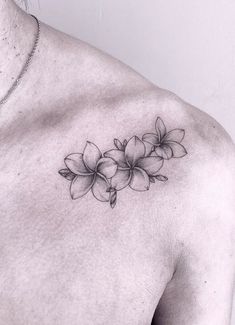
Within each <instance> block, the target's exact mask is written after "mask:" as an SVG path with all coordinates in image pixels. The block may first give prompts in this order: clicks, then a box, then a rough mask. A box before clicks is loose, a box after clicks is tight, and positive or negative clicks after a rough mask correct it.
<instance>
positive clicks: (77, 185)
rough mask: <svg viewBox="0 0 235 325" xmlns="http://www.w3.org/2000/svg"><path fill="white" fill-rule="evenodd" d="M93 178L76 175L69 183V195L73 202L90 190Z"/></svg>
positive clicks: (91, 176) (92, 176)
mask: <svg viewBox="0 0 235 325" xmlns="http://www.w3.org/2000/svg"><path fill="white" fill-rule="evenodd" d="M94 178H95V176H94V175H93V174H91V175H89V174H88V175H86V176H84V175H77V176H76V177H75V178H74V180H73V181H72V182H71V186H70V194H71V198H72V199H73V200H76V199H79V198H81V197H82V196H84V195H85V194H87V192H89V190H90V189H91V187H92V185H93V182H94Z"/></svg>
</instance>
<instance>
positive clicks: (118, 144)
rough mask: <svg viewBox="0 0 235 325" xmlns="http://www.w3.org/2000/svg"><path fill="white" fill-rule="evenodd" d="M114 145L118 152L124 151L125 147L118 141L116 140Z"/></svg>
mask: <svg viewBox="0 0 235 325" xmlns="http://www.w3.org/2000/svg"><path fill="white" fill-rule="evenodd" d="M114 145H115V147H116V148H117V149H118V150H123V145H122V143H121V141H119V140H118V139H114Z"/></svg>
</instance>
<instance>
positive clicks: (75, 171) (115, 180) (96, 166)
mask: <svg viewBox="0 0 235 325" xmlns="http://www.w3.org/2000/svg"><path fill="white" fill-rule="evenodd" d="M184 136H185V131H184V130H183V129H173V130H171V131H169V132H167V129H166V126H165V124H164V122H163V120H162V119H161V118H160V117H158V118H157V120H156V122H155V133H146V134H144V135H143V137H142V140H141V139H140V138H138V137H137V136H133V137H132V138H130V139H129V140H124V141H123V142H121V141H120V140H118V139H114V146H115V148H114V149H111V150H109V151H106V152H105V153H104V154H102V153H101V151H100V150H99V148H98V147H97V146H96V145H95V144H94V143H92V142H89V141H87V143H86V146H85V149H84V151H83V153H72V154H70V155H68V156H67V157H66V158H65V159H64V162H65V165H66V168H64V169H61V170H60V171H59V174H60V175H61V176H63V177H64V178H66V179H67V180H68V181H69V182H70V195H71V198H72V199H73V200H76V199H79V198H81V197H83V196H84V195H86V194H87V193H88V192H89V191H91V192H92V194H93V196H94V197H95V198H96V199H97V200H99V201H101V202H109V204H110V206H111V207H112V208H114V207H115V205H116V203H117V193H118V192H119V191H121V190H123V189H124V188H126V187H127V186H128V187H129V188H131V189H132V190H134V191H139V192H142V191H147V190H149V188H150V185H151V183H155V182H156V181H160V182H166V181H167V180H168V178H167V177H166V176H165V175H162V174H160V173H159V171H160V169H161V168H162V167H163V165H164V162H165V161H168V160H169V159H171V158H182V157H184V156H185V155H186V154H187V151H186V149H185V147H184V146H183V145H182V141H183V139H184Z"/></svg>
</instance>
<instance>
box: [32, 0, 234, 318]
mask: <svg viewBox="0 0 235 325" xmlns="http://www.w3.org/2000/svg"><path fill="white" fill-rule="evenodd" d="M29 11H30V12H31V13H34V14H35V15H37V16H38V17H39V18H40V19H41V20H42V21H44V22H46V23H48V24H49V25H52V26H53V27H55V28H57V29H60V30H62V31H64V32H66V33H68V34H71V35H74V36H75V37H77V38H80V39H82V40H84V41H86V42H88V43H91V44H92V45H95V46H96V47H98V48H100V49H102V50H104V51H106V52H108V53H109V54H111V55H113V56H114V57H116V58H118V59H120V60H122V61H123V62H125V63H127V64H128V65H130V66H131V67H133V68H134V69H135V70H137V71H138V72H140V73H141V74H143V75H144V76H146V77H147V78H148V79H150V80H151V81H153V82H154V83H156V84H157V85H159V86H160V87H163V88H166V89H170V90H172V91H173V92H175V93H177V94H178V95H179V96H181V97H182V98H183V99H185V100H186V101H188V102H190V103H191V104H193V105H195V106H197V107H199V108H200V109H202V110H204V111H205V112H207V113H209V114H210V115H212V116H213V117H214V118H216V119H217V121H218V122H220V123H221V124H222V125H223V126H224V128H225V129H226V130H227V131H228V132H229V133H230V135H231V136H232V138H233V139H234V140H235V127H234V126H235V1H234V0H197V1H193V0H116V1H114V0H60V1H58V0H29ZM232 324H235V317H234V320H233V322H232Z"/></svg>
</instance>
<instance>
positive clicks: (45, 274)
mask: <svg viewBox="0 0 235 325" xmlns="http://www.w3.org/2000/svg"><path fill="white" fill-rule="evenodd" d="M6 4H7V7H6ZM3 6H5V7H3ZM0 8H1V9H2V8H4V9H5V10H0V12H1V15H2V19H0V31H1V34H2V32H3V29H4V30H5V32H6V30H7V31H8V30H12V26H13V21H14V19H16V20H17V21H18V22H20V23H21V24H20V25H19V26H20V27H19V28H15V29H16V31H15V32H14V33H12V34H11V35H13V36H11V37H9V39H8V40H7V42H5V41H1V49H3V51H4V53H5V54H4V55H2V53H3V51H0V59H1V60H0V62H3V63H1V64H2V66H1V71H2V75H1V74H0V95H1V96H3V95H4V94H5V92H6V91H7V90H8V88H9V86H10V84H11V78H12V77H13V76H15V75H16V74H17V71H18V70H17V69H20V67H21V64H22V62H24V59H25V55H26V53H27V52H28V51H29V49H30V47H31V46H32V40H33V33H35V22H34V21H33V20H32V19H31V17H28V16H26V15H25V14H24V13H23V12H21V11H19V9H18V8H17V7H15V6H14V4H13V2H11V1H9V2H8V3H6V2H5V1H3V0H0ZM3 13H4V15H3ZM14 17H15V18H14ZM0 18H1V17H0ZM3 22H5V23H4V24H5V25H4V24H3ZM26 30H27V35H29V36H28V37H27V40H26V38H24V37H23V38H22V35H24V33H26ZM22 33H23V34H22ZM17 35H18V36H17ZM19 35H21V37H19ZM30 35H32V37H31V36H30ZM14 41H15V42H16V44H17V46H19V49H21V51H20V52H19V53H20V55H19V56H17V57H15V56H14V53H15V51H14V50H15V49H14V45H13V43H14ZM8 43H9V44H8ZM4 60H5V61H4ZM157 116H161V118H162V119H163V120H164V121H165V123H166V125H167V127H168V128H169V129H173V128H182V129H185V131H186V136H185V139H184V145H185V147H186V148H187V151H188V155H187V156H186V157H184V158H183V159H173V160H171V161H170V162H169V164H167V165H166V166H165V167H164V172H165V174H166V175H167V176H168V178H169V181H168V182H167V183H164V184H162V183H158V184H156V186H155V187H153V188H152V189H151V191H146V192H143V193H137V192H133V191H130V190H126V191H123V192H122V193H120V195H119V199H118V200H119V201H118V202H119V203H118V205H117V206H116V207H115V209H111V208H110V207H109V206H108V205H106V204H103V203H101V202H99V201H97V200H94V198H93V197H92V195H87V196H86V197H84V198H82V199H81V200H79V201H77V200H75V201H72V200H71V198H70V195H69V189H68V183H67V181H66V180H64V179H63V178H62V177H61V176H60V175H59V174H58V170H60V169H61V168H63V167H64V162H63V159H64V157H65V156H67V155H69V154H70V153H71V152H82V150H83V148H84V145H85V143H86V141H87V140H89V141H92V142H94V143H96V144H97V145H98V146H99V147H100V148H102V150H104V151H105V150H108V149H109V148H110V146H111V145H112V140H113V139H114V138H116V137H118V138H120V139H125V138H130V137H132V136H133V134H136V135H137V136H141V135H142V134H145V133H147V132H149V128H151V127H152V125H153V123H154V122H155V120H156V117H157ZM0 124H1V128H0V154H1V162H0V170H1V174H0V199H1V206H0V216H1V223H0V233H1V237H0V298H1V305H0V323H1V324H5V325H15V324H17V325H25V324H30V325H38V324H43V325H47V324H58V325H64V324H70V325H75V324H83V325H90V324H100V325H101V324H122V325H133V324H139V325H147V324H150V323H151V321H152V318H153V314H154V312H155V317H154V320H153V324H160V325H161V324H163V325H178V324H179V325H184V324H187V325H188V324H190V325H208V324H213V325H229V324H230V312H231V304H232V294H233V283H234V234H235V220H234V219H235V218H234V217H235V207H234V194H235V186H234V174H235V171H234V166H235V157H234V145H233V143H232V141H231V139H230V138H229V136H228V135H227V134H226V132H225V131H224V130H223V129H222V127H221V126H220V125H218V123H217V122H216V121H214V120H213V119H212V118H211V117H209V116H208V115H206V114H204V113H202V112H201V111H199V110H198V109H196V108H194V107H192V106H191V105H189V104H187V103H185V102H184V101H182V100H181V99H180V98H178V97H177V96H176V95H174V94H172V93H170V92H169V91H165V90H162V89H160V88H158V87H157V86H155V85H152V84H151V83H150V82H149V81H147V80H146V79H145V78H143V77H142V76H140V75H138V74H137V73H136V72H134V71H133V70H131V69H130V68H129V67H126V66H125V65H123V64H122V63H120V62H119V61H117V60H115V59H113V58H111V57H110V56H108V55H106V54H104V53H102V52H100V51H98V50H96V49H94V48H93V47H91V46H89V45H87V44H85V43H83V42H81V41H79V40H75V39H73V38H71V37H69V36H67V35H64V34H62V33H60V32H58V31H55V30H54V29H52V28H50V27H48V26H46V25H42V34H41V40H40V45H39V48H38V51H37V53H36V56H35V58H34V62H33V65H32V66H31V69H30V70H29V71H28V73H27V76H25V78H24V80H23V81H22V83H21V85H20V87H19V88H18V89H17V91H16V92H15V93H14V95H13V96H12V97H11V98H10V100H9V101H8V102H7V104H6V105H5V106H4V107H2V108H1V120H0Z"/></svg>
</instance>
